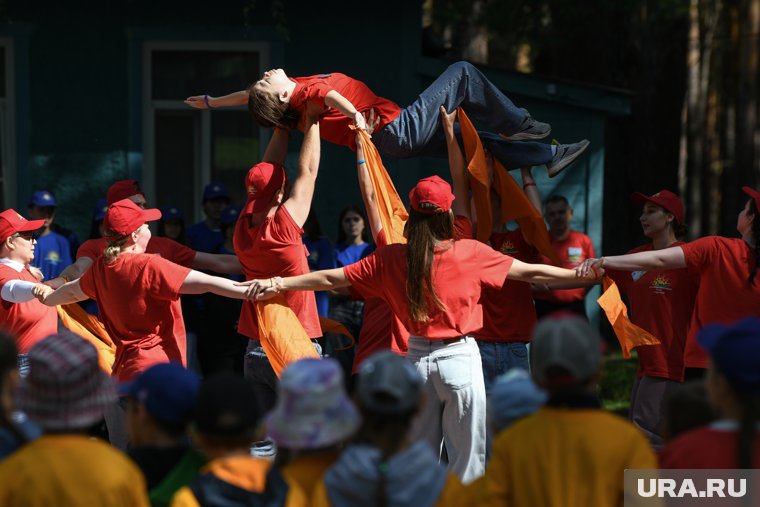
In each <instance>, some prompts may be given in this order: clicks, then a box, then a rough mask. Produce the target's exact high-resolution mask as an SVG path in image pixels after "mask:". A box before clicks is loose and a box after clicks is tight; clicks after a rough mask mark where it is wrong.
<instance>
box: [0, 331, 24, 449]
mask: <svg viewBox="0 0 760 507" xmlns="http://www.w3.org/2000/svg"><path fill="white" fill-rule="evenodd" d="M17 369H18V348H17V347H16V342H15V341H14V340H13V338H11V337H10V336H8V335H7V334H5V333H2V332H0V392H1V391H2V390H3V389H4V388H5V386H4V385H3V383H4V382H5V379H6V378H7V377H8V374H9V373H10V372H12V371H14V370H17ZM0 428H5V429H7V430H8V431H9V432H10V433H11V434H12V435H13V437H14V438H15V439H16V441H17V442H19V443H22V444H23V443H26V441H27V438H26V437H25V436H24V434H23V433H22V432H21V431H19V429H18V428H17V427H16V425H15V424H13V421H12V420H11V418H10V414H6V413H5V410H3V409H2V408H0Z"/></svg>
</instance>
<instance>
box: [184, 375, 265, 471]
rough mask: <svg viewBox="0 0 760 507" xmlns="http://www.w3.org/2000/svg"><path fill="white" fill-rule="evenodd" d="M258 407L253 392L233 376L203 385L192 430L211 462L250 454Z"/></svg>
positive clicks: (255, 431) (199, 393) (258, 417)
mask: <svg viewBox="0 0 760 507" xmlns="http://www.w3.org/2000/svg"><path fill="white" fill-rule="evenodd" d="M258 407H259V405H258V402H257V400H256V395H255V393H254V391H253V388H252V387H251V386H250V385H249V384H248V382H246V381H245V380H244V379H242V378H240V377H238V376H236V375H233V374H231V373H220V374H218V375H214V376H212V377H210V378H208V379H207V380H205V381H204V382H203V384H201V387H200V390H199V392H198V398H197V400H196V404H195V416H194V417H193V427H194V430H195V437H196V440H197V443H198V446H199V447H200V448H201V449H203V451H204V452H205V453H206V454H208V456H209V457H211V458H216V457H220V456H223V455H226V454H230V453H235V452H239V451H246V452H247V450H248V448H249V446H250V444H251V443H253V442H254V441H255V440H256V436H257V435H256V433H257V429H258V423H259V419H260V417H261V414H260V413H259V408H258Z"/></svg>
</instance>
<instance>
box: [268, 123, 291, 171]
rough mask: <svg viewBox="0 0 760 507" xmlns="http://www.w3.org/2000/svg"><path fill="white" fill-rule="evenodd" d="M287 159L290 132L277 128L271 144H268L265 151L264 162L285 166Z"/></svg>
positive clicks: (270, 141)
mask: <svg viewBox="0 0 760 507" xmlns="http://www.w3.org/2000/svg"><path fill="white" fill-rule="evenodd" d="M287 157H288V131H287V130H285V129H282V128H275V129H274V132H273V133H272V138H271V139H270V140H269V144H267V149H266V151H264V158H263V159H262V160H264V161H265V162H277V163H278V164H284V163H285V159H286V158H287Z"/></svg>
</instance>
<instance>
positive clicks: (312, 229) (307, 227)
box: [303, 208, 324, 241]
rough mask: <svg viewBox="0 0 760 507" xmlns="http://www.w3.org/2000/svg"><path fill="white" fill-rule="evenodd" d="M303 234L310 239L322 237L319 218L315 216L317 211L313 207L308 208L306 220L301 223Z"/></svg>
mask: <svg viewBox="0 0 760 507" xmlns="http://www.w3.org/2000/svg"><path fill="white" fill-rule="evenodd" d="M303 236H304V238H306V239H310V240H312V241H316V240H318V239H319V238H322V237H324V234H323V233H322V226H321V225H320V224H319V219H318V218H317V213H316V212H315V211H314V208H311V209H310V210H309V216H307V217H306V222H304V224H303Z"/></svg>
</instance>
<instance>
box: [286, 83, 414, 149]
mask: <svg viewBox="0 0 760 507" xmlns="http://www.w3.org/2000/svg"><path fill="white" fill-rule="evenodd" d="M293 81H295V82H296V87H295V89H294V90H293V94H292V95H291V96H290V107H291V109H293V110H296V111H303V110H304V109H305V107H306V102H307V101H308V102H313V103H315V104H318V105H319V106H320V107H321V108H322V109H323V110H324V112H323V113H322V114H320V116H319V135H320V137H321V138H322V139H324V140H326V141H330V142H331V143H335V144H340V145H343V146H348V147H349V148H351V149H352V150H355V149H356V134H354V131H353V130H351V129H349V128H348V126H349V125H351V124H352V123H353V121H354V120H353V118H349V117H347V116H345V115H344V114H343V113H341V112H340V111H338V110H337V109H334V108H331V107H327V108H326V106H325V96H326V95H327V94H328V93H329V92H330V91H332V90H335V91H336V92H338V93H340V94H341V95H343V96H344V97H345V98H346V99H348V101H349V102H351V103H352V104H353V105H354V107H355V108H356V110H357V111H359V112H360V113H364V112H366V111H369V110H370V109H374V110H375V115H377V116H378V117H379V118H380V123H379V124H378V126H377V128H376V130H379V129H381V128H383V127H384V126H386V125H387V124H389V123H390V122H392V121H393V120H395V119H396V117H398V115H399V113H401V108H399V107H398V105H397V104H396V103H395V102H392V101H390V100H388V99H384V98H382V97H378V96H377V95H375V94H374V93H372V90H370V89H369V87H368V86H367V85H365V84H364V83H362V82H361V81H358V80H356V79H353V78H351V77H348V76H347V75H345V74H340V73H338V72H333V73H331V74H318V75H316V76H308V77H297V78H293Z"/></svg>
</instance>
